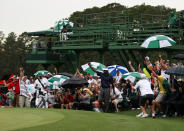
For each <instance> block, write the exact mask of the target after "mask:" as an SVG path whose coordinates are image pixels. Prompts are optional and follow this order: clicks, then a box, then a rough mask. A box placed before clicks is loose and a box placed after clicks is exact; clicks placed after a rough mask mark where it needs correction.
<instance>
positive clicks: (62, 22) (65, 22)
mask: <svg viewBox="0 0 184 131" xmlns="http://www.w3.org/2000/svg"><path fill="white" fill-rule="evenodd" d="M66 25H69V27H73V26H74V23H73V22H71V21H69V20H59V21H57V22H56V23H55V26H54V28H55V29H56V30H62V29H63V27H64V26H66Z"/></svg>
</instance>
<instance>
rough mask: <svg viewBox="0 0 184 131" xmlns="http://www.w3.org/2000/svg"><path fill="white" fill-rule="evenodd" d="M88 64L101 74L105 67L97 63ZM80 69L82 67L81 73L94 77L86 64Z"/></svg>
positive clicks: (93, 73)
mask: <svg viewBox="0 0 184 131" xmlns="http://www.w3.org/2000/svg"><path fill="white" fill-rule="evenodd" d="M90 64H91V66H92V67H93V68H94V69H95V70H97V71H99V72H103V68H106V66H105V65H103V64H101V63H98V62H90ZM81 67H82V69H83V71H85V72H86V73H88V74H90V75H92V76H94V75H96V73H95V72H94V71H93V70H92V69H91V68H90V67H89V65H88V64H85V65H82V66H81Z"/></svg>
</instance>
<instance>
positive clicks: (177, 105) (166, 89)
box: [0, 55, 184, 118]
mask: <svg viewBox="0 0 184 131" xmlns="http://www.w3.org/2000/svg"><path fill="white" fill-rule="evenodd" d="M158 59H159V60H158V61H156V62H155V63H154V64H152V63H151V61H150V59H149V57H145V60H144V67H143V68H142V69H141V68H140V65H139V67H138V71H137V72H140V73H145V77H142V78H141V79H140V80H139V81H137V82H135V83H132V82H131V81H130V80H124V79H123V78H122V74H121V73H120V72H119V71H117V73H116V76H115V77H112V76H111V74H109V73H108V70H107V68H104V69H103V72H98V71H96V70H95V69H94V68H93V67H91V66H90V64H89V66H90V67H91V68H92V70H93V71H94V72H96V73H97V75H96V76H91V75H89V74H87V75H84V74H82V73H80V72H79V70H78V69H77V70H76V73H75V74H74V77H81V78H83V79H85V80H86V81H87V82H88V85H86V84H83V85H81V86H80V87H79V86H78V87H76V88H72V89H70V88H62V87H60V88H59V89H50V88H49V82H48V79H49V77H51V76H50V75H42V76H38V77H32V76H30V77H28V76H26V75H25V74H24V69H23V68H20V74H19V76H15V75H10V77H9V78H8V80H2V81H1V82H0V107H20V108H23V107H26V108H58V109H73V110H89V111H95V112H120V111H123V110H129V109H132V110H133V109H141V113H140V114H138V115H137V117H148V116H149V115H148V113H147V110H148V109H149V108H150V109H151V111H152V114H151V115H152V117H153V118H155V116H162V117H167V116H184V79H183V78H182V77H178V76H169V75H167V74H165V71H166V70H168V69H169V68H170V67H171V66H176V65H175V64H173V65H170V63H169V61H164V60H163V59H162V57H161V56H160V55H159V58H158ZM128 64H129V66H130V69H131V71H132V72H135V71H136V70H135V69H134V67H133V66H132V64H131V61H129V63H128ZM30 86H32V87H34V88H32V90H31V91H30V89H29V87H30Z"/></svg>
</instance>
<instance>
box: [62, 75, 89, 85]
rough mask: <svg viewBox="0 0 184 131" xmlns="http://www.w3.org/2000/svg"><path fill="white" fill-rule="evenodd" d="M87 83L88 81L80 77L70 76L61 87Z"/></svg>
mask: <svg viewBox="0 0 184 131" xmlns="http://www.w3.org/2000/svg"><path fill="white" fill-rule="evenodd" d="M87 84H88V82H87V81H86V80H85V79H83V78H81V77H72V78H70V79H68V80H66V81H64V82H63V84H62V85H61V86H62V87H63V88H77V87H81V86H82V85H87Z"/></svg>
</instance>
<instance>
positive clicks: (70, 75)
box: [59, 72, 73, 77]
mask: <svg viewBox="0 0 184 131" xmlns="http://www.w3.org/2000/svg"><path fill="white" fill-rule="evenodd" d="M59 75H63V76H67V77H72V76H73V75H72V74H70V73H67V72H61V73H59Z"/></svg>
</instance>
